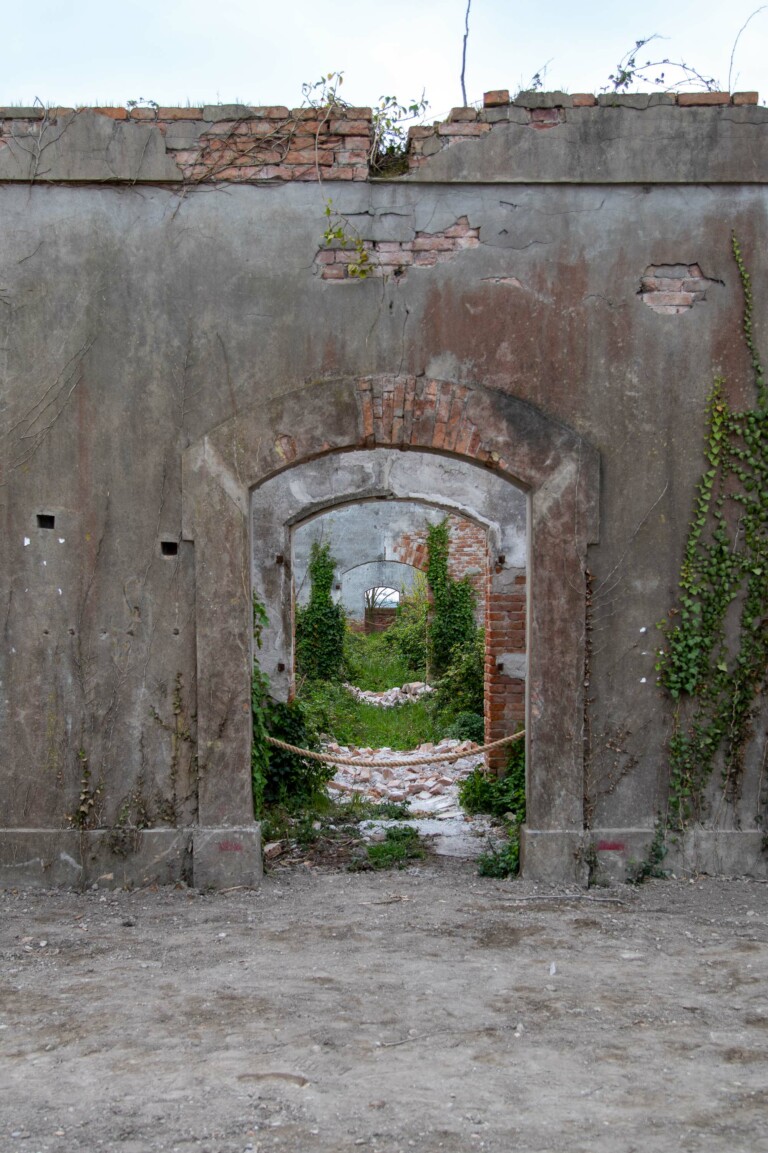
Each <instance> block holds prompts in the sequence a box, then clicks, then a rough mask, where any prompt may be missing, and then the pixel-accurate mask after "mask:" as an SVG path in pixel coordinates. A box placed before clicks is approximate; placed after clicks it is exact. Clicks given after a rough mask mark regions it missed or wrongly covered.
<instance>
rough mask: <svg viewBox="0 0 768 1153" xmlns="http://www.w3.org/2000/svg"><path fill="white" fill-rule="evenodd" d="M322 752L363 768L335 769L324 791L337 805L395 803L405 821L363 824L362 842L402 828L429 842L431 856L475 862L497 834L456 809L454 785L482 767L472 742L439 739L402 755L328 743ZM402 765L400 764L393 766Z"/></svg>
mask: <svg viewBox="0 0 768 1153" xmlns="http://www.w3.org/2000/svg"><path fill="white" fill-rule="evenodd" d="M325 750H326V752H329V753H332V754H333V755H334V756H337V757H350V758H353V759H354V760H356V761H365V762H368V763H366V764H363V765H360V766H356V767H354V768H353V767H352V766H346V765H339V766H337V768H336V773H335V775H334V777H333V780H331V781H329V782H328V786H327V787H328V790H329V792H330V793H331V794H332V795H333V796H335V797H337V798H338V799H339V800H342V799H347V800H351V799H352V797H353V796H356V795H357V796H360V797H363V798H365V799H367V800H373V801H400V802H404V803H405V804H406V805H407V806H408V809H409V810H410V814H411V815H410V816H409V817H406V818H402V819H398V820H396V821H392V820H374V821H364V822H362V823H361V825H360V829H361V831H362V832H363V835H364V836H365V837H366V839H367V840H372V841H373V840H381V839H382V838H383V837H384V835H385V833H384V830H386V829H387V828H388V827H389V826H390V825H395V824H398V825H399V824H406V825H410V826H411V827H412V828H415V829H417V830H418V832H419V834H420V835H421V836H423V837H426V838H428V839H429V841H430V843H431V846H432V851H433V852H435V853H437V854H438V855H440V856H452V857H478V856H479V855H480V854H481V853H482V852H483V851H484V850H485V849H486V848H488V846H489V844H491V845H493V844H495V842H496V841H497V840H498V831H497V830H495V829H494V828H493V827H492V825H491V822H490V821H489V820H488V818H486V817H478V816H475V817H469V816H467V814H466V813H465V812H464V810H463V809H462V808H461V806H460V804H459V782H460V781H461V780H463V778H464V777H466V776H467V775H468V774H469V773H470V772H471V771H472V769H475V768H478V767H482V766H483V765H484V763H485V761H484V757H483V754H482V753H478V752H477V751H476V750H477V745H476V744H475V743H474V742H473V741H457V740H451V739H447V738H446V739H445V740H442V741H440V742H439V743H438V744H436V745H435V744H432V743H431V742H428V743H426V744H423V745H419V747H418V749H414V750H413V751H412V752H408V753H404V752H401V751H399V750H397V749H387V748H384V749H369V748H364V749H360V748H357V747H356V746H354V745H352V746H348V745H339V744H337V743H336V742H335V741H330V742H329V743H328V744H327V745H326V746H325ZM449 752H453V753H455V752H461V753H462V754H463V756H461V757H460V758H459V759H458V760H457V761H453V762H450V763H449V762H445V761H443V762H440V763H438V764H426V765H425V764H421V763H420V758H423V757H425V756H427V757H433V756H437V755H438V754H440V753H449ZM398 761H407V762H408V763H407V764H405V765H398V764H395V763H393V762H398Z"/></svg>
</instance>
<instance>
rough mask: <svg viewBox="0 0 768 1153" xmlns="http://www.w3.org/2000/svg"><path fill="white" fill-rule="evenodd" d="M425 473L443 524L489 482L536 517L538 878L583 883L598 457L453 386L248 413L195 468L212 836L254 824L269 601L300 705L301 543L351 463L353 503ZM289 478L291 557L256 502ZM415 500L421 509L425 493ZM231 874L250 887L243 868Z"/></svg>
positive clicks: (530, 687) (533, 747) (188, 512)
mask: <svg viewBox="0 0 768 1153" xmlns="http://www.w3.org/2000/svg"><path fill="white" fill-rule="evenodd" d="M360 454H364V455H365V459H362V458H361V455H360ZM355 458H357V459H355ZM408 458H411V459H413V458H418V459H419V460H420V462H421V467H427V466H428V464H429V463H430V462H434V461H442V462H444V464H445V468H444V470H443V474H442V478H441V482H440V492H441V499H440V501H439V502H438V503H442V505H443V506H444V507H451V505H452V504H453V503H454V495H455V494H456V493H457V492H458V493H459V494H460V499H457V500H456V504H457V505H459V506H461V502H462V501H465V502H466V501H467V491H468V488H467V486H469V491H470V492H471V494H472V501H473V503H472V505H470V507H474V499H475V494H480V495H481V496H482V493H483V492H484V491H485V490H487V487H488V482H489V478H490V479H493V480H494V481H498V482H499V483H500V484H501V485H503V486H505V489H506V492H507V494H508V497H509V500H510V501H513V500H514V497H513V494H515V493H520V494H522V496H523V499H524V501H525V504H526V508H527V530H526V548H527V577H528V582H527V586H526V599H527V605H528V615H527V634H528V636H527V646H526V647H527V656H526V666H527V667H526V690H525V700H526V705H525V709H526V728H527V731H528V756H527V764H528V781H527V792H528V823H527V828H526V829H525V830H524V836H523V871H524V873H525V874H527V875H529V876H538V877H542V878H551V879H566V878H572V877H575V876H576V875H577V865H576V861H575V857H574V854H575V852H576V851H577V850H578V848H579V847H580V845H581V840H582V831H583V740H582V737H583V718H584V684H583V681H584V572H585V567H586V552H587V546H588V545H589V544H590V543H594V542H595V541H596V540H597V526H598V517H597V508H598V485H599V458H598V454H597V453H596V451H595V450H594V449H593V448H591V446H589V445H588V444H587V443H586V442H585V441H584V440H583V439H582V438H581V437H579V436H578V435H577V434H576V433H574V432H573V431H572V430H570V429H568V428H567V427H565V426H563V425H562V424H560V423H558V422H556V421H552V420H551V419H549V418H548V417H546V416H545V414H543V413H542V412H540V411H539V410H537V409H535V408H533V407H532V406H530V405H528V404H526V403H524V402H521V401H519V400H516V399H515V398H512V397H509V396H507V395H505V394H503V393H500V392H497V391H492V390H488V389H485V388H483V387H481V386H477V387H468V386H464V385H457V384H454V383H452V382H447V381H434V380H427V379H424V378H413V377H392V376H387V377H373V378H371V377H369V378H364V379H342V380H335V381H326V382H324V383H323V384H322V385H313V386H312V387H309V388H306V389H301V390H299V391H297V392H295V393H291V394H288V395H287V396H286V395H284V396H282V397H280V398H278V399H276V400H275V401H274V402H272V403H271V404H269V405H264V406H262V407H261V408H260V409H259V410H258V411H249V412H245V413H243V412H241V413H238V414H236V415H235V416H233V417H232V418H231V419H230V420H229V421H227V422H225V424H223V425H221V426H220V427H219V428H218V429H216V430H214V431H213V432H212V433H210V434H208V435H207V436H206V437H204V438H203V439H202V440H201V441H200V442H198V443H197V444H196V445H193V446H191V447H190V448H189V449H188V450H187V452H186V453H185V458H184V474H183V491H184V536H185V539H189V540H192V541H194V542H195V566H196V621H197V663H198V759H199V765H200V787H199V806H200V824H201V826H202V827H203V828H208V829H215V828H221V827H232V826H239V827H241V828H245V827H248V825H249V823H250V822H251V821H252V814H253V810H252V802H251V797H250V772H249V769H250V756H249V753H250V741H251V733H250V670H251V661H252V645H253V629H252V596H253V595H256V596H258V597H259V598H260V599H261V600H262V601H263V602H264V603H265V604H267V605H268V606H270V605H272V606H275V610H276V611H275V610H273V613H272V615H271V619H270V628H269V635H268V636H267V637H265V645H264V648H263V649H262V651H261V663H262V666H263V667H264V668H265V671H267V672H268V673H269V674H270V676H271V677H272V686H273V690H277V691H281V692H283V693H285V694H287V692H288V691H289V688H290V678H291V671H290V638H291V635H292V627H291V625H292V622H291V603H292V598H291V595H290V572H289V569H290V562H289V558H290V552H289V548H288V544H289V541H288V542H287V543H286V541H287V538H286V536H285V529H286V526H289V527H290V525H291V524H292V523H295V522H297V521H298V520H301V519H305V518H306V517H308V516H310V515H311V514H312V513H313V512H316V511H320V510H322V509H324V508H328V507H331V506H332V505H333V504H335V503H339V502H340V494H339V492H338V484H337V482H336V478H337V477H338V476H339V474H340V469H339V467H338V466H339V464H340V463H342V462H345V463H346V462H349V463H350V468H351V469H352V474H350V472H349V470H347V472H346V475H347V477H348V478H349V477H350V475H351V476H352V479H351V480H349V479H348V480H347V481H345V486H346V491H345V494H344V495H343V497H341V503H344V502H347V503H348V502H349V501H350V499H352V500H359V499H360V498H361V497H365V496H369V495H370V496H372V497H375V496H377V495H384V496H385V497H386V496H387V495H390V494H391V493H392V492H393V488H392V479H393V477H394V478H397V476H398V473H399V469H400V464H399V462H402V461H404V460H406V459H408ZM355 468H356V469H357V473H356V474H355V472H354V470H355ZM459 474H460V475H459ZM281 475H285V477H286V483H285V484H284V485H283V486H282V487H283V493H284V494H285V497H286V500H287V501H289V502H293V507H294V511H293V512H292V513H291V512H290V510H289V509H287V508H285V507H283V508H282V509H274V510H273V511H274V514H275V517H276V520H275V523H276V524H278V525H279V526H281V529H280V531H281V533H282V536H280V537H279V547H275V539H276V538H275V536H274V535H273V536H272V537H269V536H268V534H267V535H265V533H264V529H265V528H267V527H268V524H267V523H266V522H267V521H268V520H269V517H270V516H271V515H272V512H271V511H270V510H269V509H267V510H266V513H264V509H263V507H262V503H260V501H259V499H258V497H257V495H256V494H257V493H259V492H264V491H265V486H266V485H267V484H268V483H269V482H270V481H271V480H272V479H273V478H277V477H278V476H281ZM352 483H354V484H355V486H356V487H354V489H352V488H351V487H350V485H351V484H352ZM407 495H408V496H414V495H415V496H416V497H422V496H423V486H421V487H420V489H419V490H418V491H417V492H416V493H415V494H414V493H412V492H411V491H410V490H409V491H408V493H407ZM478 499H479V497H478ZM254 501H255V503H254ZM263 504H264V505H266V504H267V502H263ZM465 507H466V504H465ZM476 511H477V510H476ZM262 514H263V515H262ZM265 516H266V521H265V519H264V517H265ZM488 519H489V520H490V518H488ZM499 543H501V542H499ZM496 556H497V559H498V561H499V564H498V567H500V568H501V572H500V573H499V574H496V575H498V576H500V577H501V576H503V574H504V572H505V571H506V569H507V566H506V564H505V562H502V561H501V560H500V558H501V557H504V558H505V560H506V557H507V553H506V552H505V551H504V550H503V549H502V548H501V547H499V551H498V552H497V554H496ZM287 558H288V563H286V559H287ZM493 567H494V571H495V568H496V567H497V566H496V565H494V566H493ZM249 578H250V579H249ZM268 611H269V610H268ZM502 663H503V662H502ZM222 843H224V842H222ZM222 852H224V850H222ZM217 860H218V859H217ZM218 864H219V865H221V868H224V865H222V863H221V861H218ZM211 868H213V865H211ZM230 875H237V869H236V862H235V863H233V867H232V869H231V871H230ZM217 876H226V870H225V871H224V873H222V872H221V870H220V871H219V873H218V874H217Z"/></svg>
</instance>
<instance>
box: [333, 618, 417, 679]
mask: <svg viewBox="0 0 768 1153" xmlns="http://www.w3.org/2000/svg"><path fill="white" fill-rule="evenodd" d="M344 666H345V668H346V675H347V680H349V681H350V682H351V683H352V684H353V685H357V687H358V688H359V689H365V690H366V692H374V693H381V692H384V690H385V689H392V688H395V687H397V688H399V687H400V686H401V685H405V684H407V683H408V682H409V681H417V680H421V679H422V677H421V676H420V675H419V673H418V671H416V670H414V669H413V668H412V667H411V666H410V665H409V664H408V662H407V661H406V660H405V658H404V657H403V656H402V655H401V654H400V653H399V652H398V651H397V649H395V648H394V646H393V645H392V644H390V643H389V641H388V640H387V634H386V633H370V634H369V635H367V636H366V635H365V634H364V633H352V632H349V631H348V632H347V634H346V636H345V638H344Z"/></svg>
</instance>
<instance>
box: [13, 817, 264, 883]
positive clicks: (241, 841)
mask: <svg viewBox="0 0 768 1153" xmlns="http://www.w3.org/2000/svg"><path fill="white" fill-rule="evenodd" d="M261 877H262V863H261V827H260V825H258V824H254V825H251V826H248V827H247V828H239V829H232V828H223V829H200V828H194V829H193V828H186V829H89V830H87V831H83V832H81V831H80V830H78V829H0V887H10V886H13V887H18V888H29V887H37V886H40V887H42V888H56V887H58V886H63V885H73V886H75V887H77V888H85V887H86V886H88V885H101V886H104V887H105V888H119V887H126V886H127V887H132V886H137V887H140V886H143V885H152V884H154V885H174V884H176V883H177V882H179V881H185V882H186V883H187V884H195V885H196V886H198V887H200V888H219V889H220V888H226V887H227V886H229V885H258V884H259V882H260V880H261Z"/></svg>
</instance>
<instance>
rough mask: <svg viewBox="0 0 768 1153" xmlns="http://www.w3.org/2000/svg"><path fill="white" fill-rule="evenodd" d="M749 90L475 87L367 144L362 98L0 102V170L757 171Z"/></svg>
mask: <svg viewBox="0 0 768 1153" xmlns="http://www.w3.org/2000/svg"><path fill="white" fill-rule="evenodd" d="M757 101H758V93H757V92H734V93H728V92H692V93H683V92H678V93H663V92H652V93H632V94H615V93H612V94H604V93H603V94H600V95H597V96H594V95H592V94H588V93H582V94H579V93H576V94H566V93H562V92H528V93H525V92H524V93H519V94H518V95H516V96H514V97H511V96H510V94H509V92H508V91H507V90H506V89H499V90H496V91H492V92H486V93H485V96H484V98H483V106H482V107H461V108H454V109H452V110H451V112H450V114H449V115H448V117H447V119H446V120H444V121H440V122H435V123H433V124H424V125H417V126H413V127H411V128H410V130H409V132H408V141H407V149H406V151H405V153H404V154H403V155H402V156H396V157H394V158H393V157H389V156H387V155H386V154H385V155H384V156H382V155H380V154H378V153H377V148H378V136H377V130H376V126H375V122H374V118H373V116H374V114H373V113H372V111H371V109H370V108H353V107H347V106H333V107H331V108H325V109H318V108H294V109H289V108H287V107H284V106H282V105H265V106H262V107H251V106H249V105H242V104H217V105H205V106H195V107H191V108H166V107H162V106H159V105H152V106H142V107H136V106H132V107H128V108H117V107H114V108H112V107H103V108H99V107H90V108H43V107H40V106H36V107H27V108H22V107H18V108H9V107H0V183H9V182H22V183H62V182H63V183H106V184H116V183H117V184H120V183H130V184H136V183H147V184H178V185H182V186H185V187H194V186H196V185H199V184H218V183H237V184H265V183H280V182H286V181H301V182H316V183H318V182H321V181H356V182H365V181H368V180H371V179H374V180H376V179H381V178H385V179H387V180H404V181H406V182H430V183H443V182H447V183H457V184H464V183H499V182H502V183H504V182H512V183H544V184H550V183H554V184H558V183H573V184H584V183H590V184H593V183H609V184H615V183H629V184H636V183H640V184H664V183H673V184H680V183H683V184H698V183H727V184H741V183H751V184H763V183H766V182H768V108H766V107H764V106H761V105H758V103H757Z"/></svg>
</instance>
